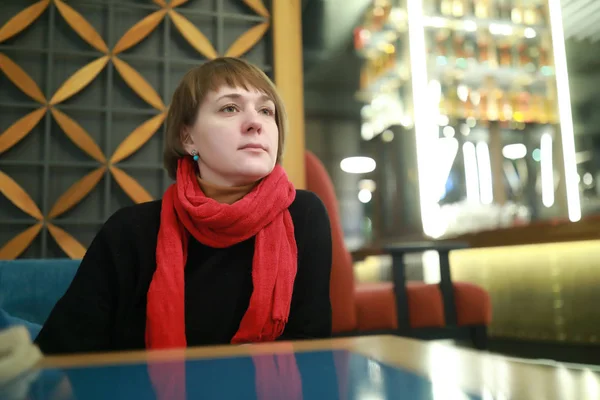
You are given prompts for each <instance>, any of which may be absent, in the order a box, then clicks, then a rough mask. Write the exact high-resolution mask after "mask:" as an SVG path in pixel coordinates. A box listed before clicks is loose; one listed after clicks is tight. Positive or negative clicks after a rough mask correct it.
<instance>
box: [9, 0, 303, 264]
mask: <svg viewBox="0 0 600 400" xmlns="http://www.w3.org/2000/svg"><path fill="white" fill-rule="evenodd" d="M148 1H150V0H148ZM187 2H188V0H171V1H170V2H167V0H154V1H153V3H154V4H156V5H157V6H158V7H159V9H158V10H156V11H154V12H152V13H150V14H149V15H147V16H146V17H145V18H143V19H141V20H140V21H139V22H137V23H136V24H134V25H133V26H132V27H131V28H130V29H129V30H128V31H126V33H125V34H124V35H123V36H122V37H121V38H120V39H119V40H118V41H117V42H116V44H115V46H114V47H113V48H112V49H110V48H109V47H108V46H107V44H106V42H105V40H104V39H103V38H102V36H101V35H100V34H99V33H98V32H97V31H96V29H95V28H94V27H93V26H92V24H90V23H89V22H88V21H87V20H86V18H85V17H84V16H83V15H82V14H81V13H80V12H78V11H77V9H76V8H74V7H73V6H71V5H69V4H67V3H66V2H64V1H62V0H52V1H50V0H42V1H39V2H37V3H35V4H33V5H31V6H29V7H27V8H25V9H24V10H22V11H21V12H19V13H17V14H16V15H14V16H13V17H12V18H11V19H10V20H8V22H6V23H5V24H4V25H3V26H2V27H1V28H0V43H3V42H5V41H6V40H8V39H10V38H12V37H14V36H16V35H19V34H20V33H21V32H23V31H24V30H25V29H26V28H27V27H29V26H30V25H31V24H34V23H35V22H36V20H38V19H39V17H40V16H41V15H42V14H43V13H44V12H46V11H47V9H48V8H49V7H52V6H53V5H54V6H55V7H56V10H57V11H58V13H59V14H60V16H61V17H62V18H63V19H64V21H65V22H66V23H67V24H68V25H69V26H70V27H71V28H72V29H73V30H74V32H75V33H76V34H77V35H78V36H79V37H80V38H81V39H83V40H84V41H85V42H86V43H87V45H89V46H90V48H92V49H95V50H96V51H98V52H100V56H99V57H97V59H95V60H93V61H92V62H90V63H88V64H87V65H84V66H82V67H81V68H80V69H79V70H77V71H76V72H75V73H74V74H72V75H71V76H70V77H69V78H68V79H67V80H66V81H64V83H62V85H60V86H59V88H58V90H56V91H55V93H53V94H52V95H51V96H49V97H48V98H47V97H46V96H44V94H43V91H42V90H41V89H40V87H39V86H38V84H37V83H36V82H35V80H34V79H33V78H32V77H31V76H30V75H29V74H28V73H27V71H26V70H24V69H23V68H22V67H21V66H19V65H18V64H17V63H15V62H14V61H13V60H11V58H9V57H8V56H7V55H6V54H4V53H2V52H0V71H2V73H3V74H5V75H6V77H7V78H8V79H9V80H10V81H11V82H12V83H13V84H14V85H15V86H16V87H18V88H19V90H21V91H22V92H23V93H24V94H25V95H27V96H28V97H29V98H31V99H32V100H34V101H35V102H37V103H39V108H37V109H36V110H34V111H32V112H30V113H28V114H27V115H24V116H23V117H22V118H20V119H18V120H17V121H14V123H13V124H12V125H11V126H10V127H9V128H8V129H6V130H5V131H4V132H2V133H0V155H1V154H3V153H5V152H6V151H8V150H9V149H11V148H12V147H13V146H15V145H16V144H17V143H19V142H20V141H21V140H22V139H23V138H25V137H26V136H27V135H28V134H29V133H30V132H31V131H32V130H33V129H34V128H35V127H36V125H38V124H39V123H40V121H41V120H42V118H43V117H44V116H46V115H47V114H48V113H50V115H51V116H52V118H53V119H54V120H55V122H56V123H57V124H58V126H59V127H60V128H61V130H62V131H63V132H64V134H65V135H66V136H67V137H68V138H69V139H70V140H71V141H72V142H73V143H74V144H75V145H76V146H77V147H78V148H79V149H80V150H81V151H82V152H84V153H85V154H86V155H87V156H89V157H90V158H91V159H92V160H95V161H96V162H97V163H98V167H97V168H95V169H94V170H93V171H92V172H89V173H87V175H85V176H83V177H82V178H81V179H79V180H78V181H77V182H75V183H74V184H73V185H72V186H71V187H70V188H69V189H68V190H67V191H66V192H64V193H63V194H62V195H61V196H59V198H58V199H57V200H56V201H55V202H54V204H53V205H52V206H51V207H50V208H49V211H48V213H47V214H46V215H44V214H43V213H42V211H41V209H40V207H39V206H38V204H36V202H35V201H34V200H33V199H32V197H31V196H30V195H29V194H28V193H27V191H26V190H25V189H24V188H23V187H22V186H21V185H19V183H18V182H17V181H16V180H15V179H13V178H12V177H11V176H9V175H8V174H7V173H5V172H4V171H0V192H1V193H2V194H3V195H4V196H5V197H6V198H7V199H8V200H10V202H11V203H12V204H13V205H14V206H16V207H18V208H19V209H20V210H22V211H23V212H24V213H26V214H27V215H29V216H31V217H32V218H33V219H34V223H33V225H32V226H30V227H28V228H27V229H25V230H24V231H22V232H21V233H19V234H18V235H16V236H15V237H13V238H12V239H11V240H9V241H8V242H7V243H4V244H3V245H2V247H1V248H0V259H13V258H17V257H19V255H21V254H22V253H23V251H24V250H26V249H27V247H28V246H30V245H31V243H32V242H33V241H34V240H35V238H36V237H37V236H38V235H39V234H40V232H41V231H42V229H44V227H46V228H47V229H48V232H49V234H50V235H51V237H52V238H53V239H54V240H55V241H56V243H57V244H58V245H59V246H60V248H61V249H62V251H64V253H65V254H66V255H67V256H68V257H71V258H81V257H82V256H83V255H84V253H85V250H86V249H85V247H84V245H82V244H81V243H80V242H79V241H78V240H77V239H76V238H75V237H74V236H72V235H71V234H70V233H69V232H67V231H66V230H64V229H62V228H59V227H58V226H56V225H55V224H53V222H52V221H53V220H54V219H55V218H57V217H60V216H61V215H62V214H64V213H65V212H67V211H68V210H70V209H71V208H73V207H74V206H76V205H77V204H78V203H79V202H81V201H82V199H84V198H85V197H86V196H87V195H88V194H89V193H90V192H92V191H93V190H94V188H95V187H96V186H97V185H98V183H99V182H100V180H101V179H102V178H103V177H104V176H105V174H111V176H112V178H113V179H114V181H116V183H117V184H118V185H119V186H120V188H121V189H122V190H123V191H124V192H125V193H126V194H127V196H129V198H131V199H132V200H133V201H134V202H136V203H140V202H145V201H149V200H152V196H151V195H150V194H149V193H148V191H147V190H146V189H145V188H144V187H143V186H142V185H141V184H140V183H139V182H138V181H137V180H136V179H134V178H133V177H132V176H130V175H129V174H127V173H126V172H125V171H124V170H123V169H121V168H119V163H120V162H121V161H123V160H126V159H127V158H128V157H130V156H131V155H132V154H134V153H135V152H136V151H138V150H139V149H140V148H141V147H142V146H144V144H146V143H147V142H148V140H150V138H151V137H152V136H153V135H155V134H157V132H158V131H159V130H160V128H161V127H162V126H163V122H164V120H165V116H166V110H167V109H168V105H166V104H164V103H163V100H162V99H161V96H160V95H159V94H158V93H157V91H156V90H155V89H154V88H153V87H152V85H151V84H150V83H149V82H148V81H147V80H146V79H145V78H144V76H142V74H140V73H139V72H138V71H136V69H135V68H133V67H132V66H131V65H129V64H128V63H127V62H125V61H124V60H123V59H121V58H120V57H119V55H120V54H121V53H122V52H124V51H125V50H127V49H129V48H132V47H134V46H136V45H138V44H139V43H140V42H142V41H143V40H144V39H145V38H146V37H147V36H148V35H150V33H152V32H153V30H155V28H156V27H157V26H158V25H159V24H160V23H161V22H162V21H163V19H165V18H170V20H171V23H172V25H173V26H174V27H175V28H176V30H177V31H178V32H179V34H181V35H182V37H183V38H184V39H185V40H186V41H187V42H188V43H189V45H191V46H192V47H193V48H194V49H195V50H196V51H197V52H198V54H199V58H201V57H204V58H206V59H212V58H215V57H217V56H218V55H219V54H217V51H216V50H215V47H214V46H213V44H212V43H211V42H210V41H209V40H208V39H207V37H206V36H205V35H204V34H203V33H202V32H201V31H200V30H199V29H198V28H197V27H196V26H195V25H194V24H193V23H192V22H190V20H188V19H187V18H186V17H185V16H183V15H182V14H181V13H179V12H178V11H177V7H179V6H182V5H183V4H184V3H187ZM52 3H53V4H52ZM243 3H245V4H246V5H247V6H249V7H250V8H251V9H252V10H253V11H254V12H255V13H256V14H257V15H259V16H262V17H264V22H262V23H258V24H256V25H254V26H253V27H252V28H251V29H249V30H247V31H246V32H245V33H243V34H242V35H241V36H240V37H239V38H238V39H237V40H235V41H234V42H233V44H231V46H230V47H229V48H228V49H227V51H226V52H225V54H224V55H227V56H234V57H239V56H243V55H244V54H245V53H246V52H247V51H249V50H250V49H251V48H252V47H253V46H255V45H256V44H257V43H258V42H259V41H260V40H261V39H262V38H263V36H264V35H265V34H266V32H267V31H268V30H269V28H270V25H271V18H270V17H271V16H270V13H269V11H268V10H267V8H266V7H265V5H264V4H263V3H262V1H261V0H243ZM297 62H299V61H297ZM109 63H112V65H113V66H114V69H115V70H116V72H117V73H118V74H119V75H120V76H121V77H122V78H123V80H124V81H125V83H126V84H127V85H128V87H129V88H130V89H131V90H132V91H133V92H134V93H135V94H136V95H137V96H139V97H140V98H141V99H143V100H144V101H145V102H146V103H148V104H149V105H150V106H151V107H153V108H154V109H156V113H155V115H153V116H152V117H151V118H149V119H148V120H147V121H145V122H144V123H142V124H141V125H139V126H138V127H137V128H135V129H134V130H133V131H132V132H131V133H129V135H128V136H127V137H126V138H125V139H124V140H123V141H122V142H121V143H120V144H119V145H118V146H117V148H116V150H115V151H114V152H113V153H112V154H104V152H103V151H102V150H101V148H100V146H99V145H98V143H97V142H96V141H95V140H94V139H93V138H92V136H91V135H90V134H89V133H88V132H87V131H86V130H85V129H84V128H83V127H82V126H81V125H80V124H79V123H78V122H77V120H75V119H74V118H72V117H71V116H69V115H68V114H66V113H65V112H63V111H61V110H60V109H59V107H58V106H60V104H61V103H62V102H64V101H65V100H67V99H70V98H71V97H73V96H75V95H76V94H77V93H79V92H81V91H84V90H85V89H86V87H88V85H89V84H90V83H91V82H92V81H93V80H94V79H95V78H96V77H97V76H98V75H99V74H100V73H101V72H102V71H103V69H104V68H105V67H106V66H107V65H108V64H109ZM300 65H301V64H300ZM288 86H289V85H288Z"/></svg>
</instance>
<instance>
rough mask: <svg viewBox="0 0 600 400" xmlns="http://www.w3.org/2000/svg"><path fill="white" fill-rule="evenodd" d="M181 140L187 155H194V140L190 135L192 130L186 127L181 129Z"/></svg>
mask: <svg viewBox="0 0 600 400" xmlns="http://www.w3.org/2000/svg"><path fill="white" fill-rule="evenodd" d="M179 140H181V145H182V146H183V149H184V150H185V152H186V153H188V154H192V151H193V150H195V147H194V140H193V139H192V135H190V128H189V127H187V126H184V127H183V128H182V129H181V133H180V136H179Z"/></svg>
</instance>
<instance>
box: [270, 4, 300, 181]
mask: <svg viewBox="0 0 600 400" xmlns="http://www.w3.org/2000/svg"><path fill="white" fill-rule="evenodd" d="M301 11H302V10H301V1H300V0H277V1H274V2H273V10H272V13H273V14H272V15H273V58H274V68H275V83H276V84H277V87H278V89H279V92H280V93H281V97H282V98H283V101H284V103H285V105H286V108H287V112H288V117H289V133H288V137H287V138H286V139H285V140H286V145H285V153H284V155H283V166H284V168H285V170H286V172H287V173H288V175H289V177H290V179H291V181H292V182H293V183H294V185H295V186H296V187H297V188H299V189H302V188H304V187H305V186H306V178H305V172H304V149H305V143H304V94H303V87H304V83H303V74H302V12H301Z"/></svg>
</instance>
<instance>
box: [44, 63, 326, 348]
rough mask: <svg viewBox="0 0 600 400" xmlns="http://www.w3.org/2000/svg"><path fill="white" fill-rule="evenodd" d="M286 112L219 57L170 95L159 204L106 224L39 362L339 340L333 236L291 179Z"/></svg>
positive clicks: (270, 90)
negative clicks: (332, 293)
mask: <svg viewBox="0 0 600 400" xmlns="http://www.w3.org/2000/svg"><path fill="white" fill-rule="evenodd" d="M285 136H286V113H285V109H284V106H283V103H282V101H281V98H280V97H279V95H278V93H277V90H276V89H275V87H274V86H273V84H272V83H271V81H270V80H269V78H268V77H267V76H266V75H265V74H264V73H263V72H262V71H261V70H260V69H258V68H257V67H255V66H253V65H250V64H248V63H247V62H245V61H242V60H239V59H234V58H219V59H216V60H213V61H210V62H208V63H206V64H203V65H202V66H200V67H197V68H194V69H192V70H191V71H189V72H188V73H187V74H186V75H185V77H184V78H183V79H182V81H181V83H180V84H179V86H178V87H177V89H176V90H175V93H174V94H173V99H172V102H171V106H170V108H169V114H168V117H167V136H166V140H165V152H164V164H165V168H166V169H167V171H168V172H169V175H170V176H171V178H173V179H175V183H174V184H173V185H171V186H170V187H169V188H168V189H167V191H166V192H165V194H164V196H163V199H162V200H158V201H153V202H148V203H144V204H138V205H134V206H131V207H127V208H124V209H122V210H120V211H118V212H116V213H115V214H114V215H113V216H112V217H111V218H109V220H108V221H107V222H106V223H105V225H104V226H103V227H102V229H101V230H100V232H99V233H98V234H97V236H96V237H95V239H94V240H93V242H92V244H91V245H90V247H89V249H88V251H87V253H86V255H85V257H84V259H83V260H82V262H81V266H80V267H79V270H78V272H77V274H76V276H75V278H74V280H73V282H72V284H71V286H70V287H69V289H68V290H67V292H66V293H65V295H64V296H63V297H62V298H61V299H60V301H59V302H58V303H57V304H56V306H55V307H54V309H53V311H52V312H51V314H50V316H49V318H48V320H47V321H46V323H45V324H44V327H43V328H42V331H41V332H40V334H39V336H38V337H37V339H36V342H37V344H38V345H39V346H40V348H41V350H42V352H44V353H46V354H51V353H74V352H90V351H110V350H129V349H141V348H147V349H159V348H179V347H185V346H198V345H216V344H224V343H234V344H239V343H254V342H263V341H273V340H292V339H303V338H321V337H327V336H330V334H331V305H330V301H329V278H330V270H331V236H330V227H329V218H328V216H327V212H326V210H325V207H324V206H323V204H322V203H321V201H320V200H319V199H318V198H317V197H316V195H314V194H312V193H310V192H306V191H302V190H295V189H294V187H293V185H292V184H291V182H290V181H289V180H288V178H287V176H286V174H285V172H284V170H283V169H282V167H281V165H280V162H281V155H282V153H283V147H284V140H285Z"/></svg>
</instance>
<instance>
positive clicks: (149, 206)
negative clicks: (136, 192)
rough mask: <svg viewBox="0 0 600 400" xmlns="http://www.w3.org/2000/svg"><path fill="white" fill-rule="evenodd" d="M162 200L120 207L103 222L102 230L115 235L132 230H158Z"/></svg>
mask: <svg viewBox="0 0 600 400" xmlns="http://www.w3.org/2000/svg"><path fill="white" fill-rule="evenodd" d="M161 204H162V200H153V201H148V202H144V203H139V204H134V205H131V206H126V207H122V208H120V209H119V210H117V211H116V212H115V213H113V214H112V215H111V216H110V217H109V218H108V220H107V221H106V222H105V223H104V226H103V228H102V230H104V231H105V232H107V233H111V234H114V235H115V236H122V235H123V234H127V235H128V234H131V233H132V232H135V231H139V232H152V231H156V232H158V228H159V226H160V208H161Z"/></svg>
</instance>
